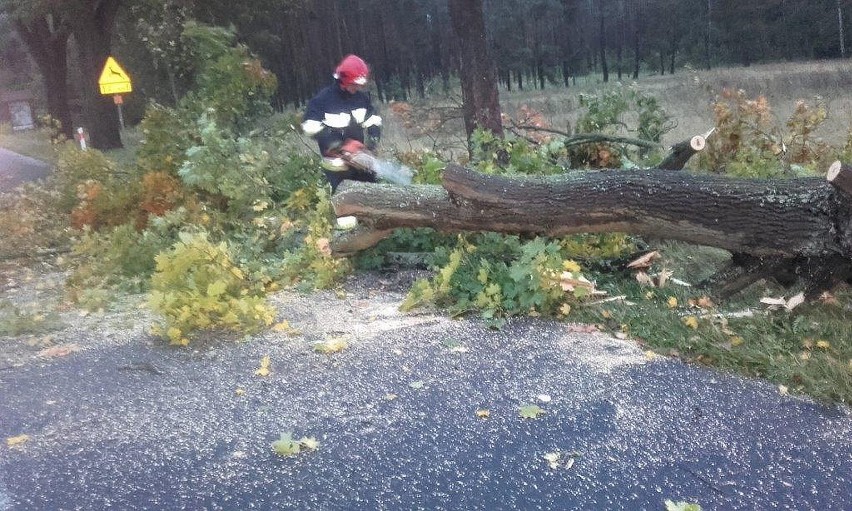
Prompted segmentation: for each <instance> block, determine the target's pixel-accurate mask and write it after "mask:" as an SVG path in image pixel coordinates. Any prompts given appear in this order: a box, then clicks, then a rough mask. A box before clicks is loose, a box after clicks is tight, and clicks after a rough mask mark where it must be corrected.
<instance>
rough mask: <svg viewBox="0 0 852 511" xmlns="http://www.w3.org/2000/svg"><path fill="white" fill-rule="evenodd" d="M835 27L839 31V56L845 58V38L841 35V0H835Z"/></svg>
mask: <svg viewBox="0 0 852 511" xmlns="http://www.w3.org/2000/svg"><path fill="white" fill-rule="evenodd" d="M837 29H838V31H839V32H840V56H841V57H843V58H844V59H845V58H846V40H845V37H844V36H843V6H842V5H841V0H837Z"/></svg>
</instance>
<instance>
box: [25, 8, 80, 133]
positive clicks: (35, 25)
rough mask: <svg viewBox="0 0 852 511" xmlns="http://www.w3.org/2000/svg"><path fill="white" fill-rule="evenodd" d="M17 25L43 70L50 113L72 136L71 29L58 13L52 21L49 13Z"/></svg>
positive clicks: (42, 75) (64, 131)
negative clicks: (69, 84)
mask: <svg viewBox="0 0 852 511" xmlns="http://www.w3.org/2000/svg"><path fill="white" fill-rule="evenodd" d="M15 28H16V29H17V31H18V34H20V36H21V39H22V40H23V41H24V44H26V46H27V49H28V50H29V52H30V55H31V56H32V57H33V60H35V62H36V65H37V66H38V69H39V72H40V73H41V77H42V80H43V81H44V90H45V96H46V97H47V111H48V113H49V114H50V116H51V117H53V118H54V119H56V120H58V121H59V123H60V124H61V125H62V133H63V134H65V136H66V137H68V138H71V137H72V136H73V132H74V126H72V120H71V108H70V106H69V104H68V61H67V49H68V37H70V35H71V32H70V30H69V29H68V27H67V26H66V25H65V24H64V23H62V22H61V21H60V17H59V16H53V23H50V22H49V21H48V17H47V15H45V16H38V17H36V18H33V19H30V20H26V21H25V20H23V19H18V20H15Z"/></svg>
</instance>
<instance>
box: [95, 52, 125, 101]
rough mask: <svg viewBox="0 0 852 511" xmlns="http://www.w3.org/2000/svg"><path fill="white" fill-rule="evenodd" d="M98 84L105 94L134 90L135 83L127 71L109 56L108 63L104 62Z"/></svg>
mask: <svg viewBox="0 0 852 511" xmlns="http://www.w3.org/2000/svg"><path fill="white" fill-rule="evenodd" d="M98 86H99V87H100V89H101V94H103V95H110V94H126V93H128V92H132V91H133V85H132V84H131V82H130V76H128V75H127V71H125V70H124V69H123V68H122V67H121V66H120V65H119V64H118V62H117V61H116V60H115V59H114V58H112V57H109V58H107V61H106V64H104V70H103V71H102V72H101V77H100V79H98Z"/></svg>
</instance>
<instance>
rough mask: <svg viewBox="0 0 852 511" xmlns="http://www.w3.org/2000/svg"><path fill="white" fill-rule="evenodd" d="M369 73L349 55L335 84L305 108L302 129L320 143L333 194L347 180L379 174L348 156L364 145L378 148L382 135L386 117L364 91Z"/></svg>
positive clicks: (371, 179)
mask: <svg viewBox="0 0 852 511" xmlns="http://www.w3.org/2000/svg"><path fill="white" fill-rule="evenodd" d="M369 74H370V68H369V67H368V66H367V63H366V62H364V61H363V60H362V59H361V58H360V57H358V56H356V55H347V56H346V57H344V58H343V60H341V61H340V64H338V65H337V68H336V69H335V70H334V83H333V84H331V85H329V86H328V87H325V88H324V89H322V90H321V91H320V92H319V93H318V94H317V95H316V96H314V98H313V99H311V100H310V102H308V109H307V110H306V111H305V120H304V122H303V123H302V129H303V130H304V132H305V133H307V134H308V135H310V136H311V137H313V138H315V139H316V141H317V143H318V144H319V150H320V154H321V155H322V158H323V162H322V166H323V172H324V173H325V177H326V179H328V182H329V184H331V193H332V194H333V193H334V192H335V191H336V190H337V187H338V186H339V185H340V183H341V182H342V181H343V180H345V179H349V180H352V181H367V182H370V183H375V182H376V175H375V173H373V172H370V171H367V170H362V169H359V168H356V167H353V166H351V165H349V164H348V163H347V161H346V158H345V156H346V155H347V154H349V155H351V154H353V153H356V152H357V151H358V150H359V149H360V148H362V147H366V149H368V150H370V151H374V150H375V147H376V144H378V142H379V138H380V137H381V132H382V118H381V117H380V116H379V115H378V114H377V112H376V109H375V108H374V107H373V104H372V102H371V101H370V96H369V95H368V94H367V93H366V92H364V91H363V90H362V89H363V88H364V86H365V85H366V83H367V78H368V77H369Z"/></svg>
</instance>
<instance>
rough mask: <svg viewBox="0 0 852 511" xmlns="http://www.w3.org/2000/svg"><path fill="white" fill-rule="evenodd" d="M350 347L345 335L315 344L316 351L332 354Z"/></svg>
mask: <svg viewBox="0 0 852 511" xmlns="http://www.w3.org/2000/svg"><path fill="white" fill-rule="evenodd" d="M348 347H349V343H348V342H346V338H345V337H332V338H331V339H328V340H325V341H320V342H318V343H316V344H314V351H315V352H317V353H323V354H325V355H330V354H332V353H339V352H341V351H343V350H345V349H346V348H348Z"/></svg>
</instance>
